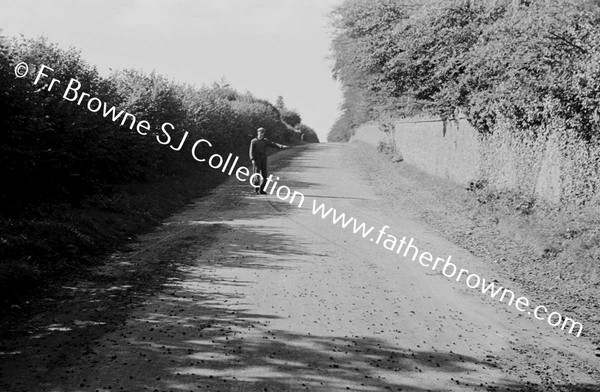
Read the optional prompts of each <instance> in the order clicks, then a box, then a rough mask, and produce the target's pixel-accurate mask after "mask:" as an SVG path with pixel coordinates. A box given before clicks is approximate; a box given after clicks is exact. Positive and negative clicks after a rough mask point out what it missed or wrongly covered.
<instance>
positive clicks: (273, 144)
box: [265, 139, 292, 149]
mask: <svg viewBox="0 0 600 392" xmlns="http://www.w3.org/2000/svg"><path fill="white" fill-rule="evenodd" d="M265 140H266V142H267V144H268V145H269V146H270V147H273V148H279V149H286V148H292V147H290V146H288V145H285V144H279V143H275V142H272V141H270V140H267V139H265Z"/></svg>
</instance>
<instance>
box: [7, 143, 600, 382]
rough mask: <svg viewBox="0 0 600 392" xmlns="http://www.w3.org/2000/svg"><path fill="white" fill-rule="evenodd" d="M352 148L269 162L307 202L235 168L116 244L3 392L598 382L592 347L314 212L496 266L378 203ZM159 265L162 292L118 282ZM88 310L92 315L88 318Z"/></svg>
mask: <svg viewBox="0 0 600 392" xmlns="http://www.w3.org/2000/svg"><path fill="white" fill-rule="evenodd" d="M344 148H353V147H352V146H351V145H349V146H348V145H337V144H334V145H331V144H327V145H314V146H308V147H303V148H302V149H295V150H289V151H284V152H282V153H279V154H277V156H276V157H275V159H274V160H273V161H272V165H273V169H274V170H273V172H274V174H276V175H277V176H279V177H280V179H281V180H280V184H285V185H287V186H288V187H290V188H291V189H292V190H295V191H299V192H302V193H303V194H304V195H305V196H306V201H305V205H304V206H303V207H302V208H298V207H297V206H295V205H290V204H289V203H286V202H285V201H281V200H279V199H277V197H275V196H274V195H267V196H257V195H253V194H252V193H251V188H250V187H249V186H248V185H247V184H246V183H240V182H239V181H237V180H236V179H235V178H232V179H231V180H230V181H228V182H227V183H225V184H224V185H223V186H220V187H219V188H218V189H216V190H215V191H214V192H213V193H212V194H211V195H209V196H208V197H206V198H204V199H201V200H198V201H197V202H196V203H195V204H194V205H193V206H191V207H190V208H189V209H187V210H186V211H184V212H182V213H181V214H178V215H176V216H173V217H171V218H170V219H169V220H168V221H166V222H165V223H164V224H163V227H162V228H161V229H160V230H158V231H157V232H155V233H151V234H149V235H147V236H145V237H144V238H142V239H141V241H140V242H139V244H137V245H136V246H135V247H134V249H133V250H132V251H131V252H129V253H125V254H119V255H113V259H114V260H116V261H118V263H117V262H113V263H112V264H110V265H107V266H105V267H103V268H100V269H99V273H101V274H104V276H106V281H107V282H108V283H107V284H105V285H104V286H102V287H90V286H89V285H87V286H86V285H85V284H80V285H78V286H76V287H72V288H69V290H71V291H73V292H74V293H75V294H73V300H72V301H73V303H76V304H77V306H73V307H72V314H71V315H70V316H69V317H67V316H60V315H59V316H57V318H56V319H55V320H54V322H53V323H52V325H53V326H54V327H53V328H49V327H50V325H49V324H48V323H46V324H45V329H43V332H42V328H41V327H40V328H39V330H38V332H39V333H38V334H37V335H35V336H33V338H30V339H29V340H28V342H26V343H23V344H22V346H21V347H20V348H18V350H17V349H15V351H14V352H13V354H12V355H10V358H9V359H7V358H8V356H7V355H3V358H2V375H3V379H4V381H3V383H2V384H0V386H2V387H3V388H2V389H3V390H11V391H12V390H14V391H17V390H19V391H22V390H27V391H53V392H59V391H60V392H62V391H95V390H101V391H107V390H111V391H118V390H125V391H154V390H156V391H202V390H207V391H301V390H319V391H347V390H354V391H390V390H391V391H509V390H512V391H516V390H540V391H542V390H572V391H576V390H578V391H592V390H598V389H597V387H595V385H598V382H599V379H598V375H597V373H596V374H594V373H593V372H590V373H588V372H586V371H584V370H582V369H583V368H584V367H583V365H586V364H587V365H588V366H593V364H594V362H593V361H594V360H595V359H594V358H593V357H591V356H589V355H588V354H586V352H587V351H586V350H588V347H587V346H586V344H587V343H586V342H585V340H577V339H576V338H574V337H572V336H564V335H560V334H559V333H557V332H556V330H553V329H551V328H550V327H549V326H547V325H545V324H542V323H540V322H535V321H533V320H531V319H528V318H525V317H521V316H519V315H518V312H516V311H515V310H511V309H510V308H508V307H506V306H505V305H502V304H497V303H495V302H494V301H492V300H490V299H489V298H485V297H484V296H482V295H481V294H477V293H476V292H473V291H472V290H468V289H467V288H466V287H465V286H464V284H458V283H456V282H452V281H450V280H449V279H447V278H445V277H444V276H442V275H441V274H439V273H437V272H433V271H430V270H426V269H424V268H423V267H421V266H419V265H418V264H417V263H413V262H410V261H407V260H405V259H403V258H402V257H400V256H398V255H396V254H394V253H392V252H389V251H387V250H385V249H384V248H383V247H381V246H377V245H375V244H373V243H370V241H368V240H365V239H361V238H360V237H359V236H357V235H356V234H352V232H351V231H349V230H343V229H341V228H340V227H339V226H336V225H333V224H332V223H331V221H328V220H323V219H320V218H319V217H316V216H314V215H313V214H312V212H311V208H310V206H311V203H312V199H315V200H317V201H318V202H325V203H326V204H327V205H328V206H331V207H335V208H336V209H337V210H338V211H340V212H347V213H348V214H350V215H352V216H354V217H355V218H356V219H358V220H359V221H365V222H369V224H371V225H373V226H377V225H380V226H383V225H389V226H390V227H391V228H393V231H394V232H397V233H402V235H409V236H410V237H414V238H415V239H416V240H417V241H418V244H419V246H420V247H422V249H424V250H427V251H429V252H431V253H433V254H439V255H452V256H453V258H454V260H456V262H457V263H460V265H461V267H464V268H468V269H469V270H471V269H472V270H474V271H478V272H479V273H480V274H481V275H482V276H487V275H486V274H487V273H489V274H492V271H491V270H489V269H487V268H486V267H485V266H484V265H483V264H482V263H481V262H480V261H478V260H477V259H476V258H475V257H473V256H472V255H470V254H469V253H468V252H467V251H465V250H464V249H461V248H459V247H458V246H456V245H454V244H452V243H450V242H449V241H447V240H445V239H443V238H441V237H440V236H439V235H438V234H436V233H435V232H434V231H433V230H431V229H430V228H428V227H426V226H423V225H421V224H419V222H417V221H416V220H414V219H412V218H411V217H410V214H408V213H406V214H403V213H402V212H401V211H400V212H398V211H395V210H394V209H393V208H392V207H391V206H389V205H387V204H386V202H384V201H383V200H381V199H380V198H379V197H378V196H377V195H376V194H374V192H373V190H372V189H371V188H370V187H369V186H367V185H366V183H365V181H364V180H363V179H362V178H361V177H360V175H359V174H358V171H357V170H355V168H353V166H352V164H351V162H348V161H347V158H345V155H343V154H342V153H341V151H342V149H344ZM299 150H300V151H299ZM154 262H159V263H162V264H169V263H170V264H172V265H173V268H175V270H170V271H168V270H159V271H158V272H157V271H156V270H152V269H150V270H149V271H148V272H147V274H146V275H144V277H145V278H146V279H148V280H149V281H152V280H157V281H158V284H157V285H155V286H153V288H154V290H155V291H154V292H151V293H146V294H144V295H139V296H137V295H136V296H134V295H133V294H135V293H133V292H132V290H130V289H129V288H128V287H125V286H127V285H120V286H119V285H114V282H113V281H112V280H111V277H112V278H114V279H117V280H118V278H117V277H118V276H120V275H121V274H123V273H124V271H127V270H128V269H132V268H133V269H135V268H142V269H143V268H144V266H146V267H147V266H151V265H153V263H154ZM137 276H138V278H139V275H137ZM142 280H143V279H142ZM100 292H103V293H104V294H100ZM107 293H108V295H110V296H113V297H110V298H116V299H117V300H113V302H110V303H112V304H119V303H120V301H129V302H130V305H128V307H126V308H125V309H124V310H123V312H122V313H121V314H120V316H119V317H112V318H109V317H108V316H106V315H107V314H109V313H110V311H111V309H110V308H108V309H107V308H106V306H107V304H106V303H105V302H103V301H100V300H94V299H93V298H94V296H95V295H96V294H97V295H98V296H101V295H105V297H102V298H109V297H106V295H107ZM77 298H79V299H80V301H79V302H77ZM83 308H85V309H87V310H88V312H87V313H85V314H86V315H87V316H88V317H89V318H90V320H86V319H78V318H77V317H79V316H80V315H81V314H82V313H81V312H83V310H82V309H83ZM89 309H93V312H90V311H89ZM46 321H47V320H39V324H40V326H41V325H43V324H44V322H46ZM107 326H110V327H107ZM94 331H96V332H94ZM36 339H37V341H36ZM50 347H52V348H53V349H54V350H55V351H56V350H58V352H59V354H58V355H57V354H56V353H54V354H52V353H48V350H49V348H50ZM524 347H527V349H526V350H525V349H524ZM18 351H20V352H18ZM588 351H589V350H588ZM49 359H51V361H50V360H49ZM576 364H580V365H581V366H578V365H576Z"/></svg>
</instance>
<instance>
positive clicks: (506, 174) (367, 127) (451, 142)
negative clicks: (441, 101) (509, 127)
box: [351, 118, 597, 204]
mask: <svg viewBox="0 0 600 392" xmlns="http://www.w3.org/2000/svg"><path fill="white" fill-rule="evenodd" d="M386 125H387V126H386ZM384 129H387V132H385V131H383V130H384ZM511 135H512V133H511V132H495V133H494V134H493V135H492V136H488V137H482V136H480V135H479V134H478V132H477V130H476V129H475V128H473V127H472V126H471V125H470V124H469V123H468V121H467V120H465V119H459V120H453V121H446V122H444V121H441V120H439V119H435V118H414V119H402V120H389V121H387V122H386V123H385V124H384V123H379V122H369V123H366V124H364V125H362V126H361V127H359V128H358V129H357V130H356V133H355V135H354V136H353V137H352V139H351V141H353V140H360V141H363V142H366V143H369V144H372V145H374V146H377V145H378V144H379V143H387V144H392V145H394V147H395V149H396V151H397V152H398V153H399V154H400V155H401V156H402V158H403V159H404V160H405V161H406V162H407V163H409V164H411V165H414V166H415V167H417V168H419V169H420V170H423V171H425V172H427V173H429V174H432V175H434V176H438V177H442V178H446V179H449V180H451V181H453V182H455V183H457V184H459V185H461V186H467V185H468V184H469V182H471V181H477V180H485V181H487V183H488V185H489V186H491V187H493V188H496V189H499V190H512V191H516V192H519V193H521V194H523V195H526V196H531V197H535V198H541V199H543V200H545V201H547V202H550V203H553V204H558V203H565V202H566V203H569V204H570V203H571V202H572V201H573V200H574V198H573V197H571V195H572V194H573V193H574V192H575V193H576V192H578V190H577V189H576V188H578V186H577V185H574V183H575V184H577V183H582V182H583V181H584V178H583V173H582V175H580V176H581V177H582V178H581V179H577V178H573V176H574V175H575V173H574V169H575V168H578V167H580V166H581V163H579V164H574V163H573V162H572V160H571V159H569V158H568V157H567V156H566V155H565V149H564V146H563V144H564V143H561V137H560V136H558V133H551V134H550V136H549V137H545V138H540V139H538V140H536V141H530V142H523V141H522V140H515V139H514V137H512V136H511ZM578 148H581V146H578ZM588 175H589V173H588ZM588 188H593V186H588ZM594 189H595V188H594ZM565 191H568V192H567V193H568V195H566V194H565ZM590 192H591V189H586V190H584V193H586V195H585V196H580V199H581V200H583V199H586V200H588V199H594V198H595V199H597V196H595V195H594V194H590ZM579 193H581V192H579ZM566 196H569V197H568V198H569V200H565V197H566ZM575 201H580V200H575ZM579 204H580V203H579Z"/></svg>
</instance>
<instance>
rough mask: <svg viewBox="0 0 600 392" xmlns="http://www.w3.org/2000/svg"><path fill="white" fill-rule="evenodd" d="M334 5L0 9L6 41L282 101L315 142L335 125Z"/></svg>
mask: <svg viewBox="0 0 600 392" xmlns="http://www.w3.org/2000/svg"><path fill="white" fill-rule="evenodd" d="M339 2H340V0H101V1H100V0H53V1H49V0H48V1H45V0H36V1H34V0H19V1H15V0H0V28H2V29H3V34H4V35H8V36H15V35H18V34H21V33H22V34H23V35H25V36H26V37H36V36H39V35H44V36H46V37H48V38H49V40H50V41H51V42H56V43H58V44H59V45H60V46H61V47H63V48H67V47H69V46H75V47H76V48H78V49H80V50H81V51H82V54H83V57H84V58H85V59H86V60H87V61H88V62H89V63H91V64H94V65H96V66H97V67H98V69H99V71H100V72H101V73H102V74H107V73H108V70H109V68H112V69H119V68H138V69H143V70H145V71H148V72H149V71H152V70H156V71H157V72H158V73H160V74H164V75H167V76H169V77H170V78H172V79H175V80H178V81H182V82H188V83H194V84H196V85H198V86H201V85H202V84H208V85H210V84H212V82H214V81H219V80H221V78H223V77H224V78H225V79H226V80H227V81H228V82H229V83H230V84H231V85H232V86H233V87H235V88H236V89H237V90H238V91H240V92H245V91H250V92H251V93H252V94H254V95H255V96H257V97H260V98H265V99H268V100H269V101H271V102H273V103H274V102H275V99H276V97H277V96H278V95H282V96H283V97H284V100H285V103H286V106H288V107H290V108H292V109H296V110H298V111H299V113H300V115H301V116H302V120H303V122H304V123H305V124H307V125H309V126H311V127H313V128H314V129H315V130H316V131H317V134H318V135H319V138H320V139H321V141H325V138H326V134H327V132H328V131H329V128H330V127H331V125H332V123H333V122H334V120H335V119H336V118H337V116H338V108H339V104H340V99H341V93H340V90H339V86H338V84H337V82H335V81H334V80H333V79H332V78H331V71H330V68H331V64H330V62H329V61H328V60H327V59H326V57H327V55H328V50H329V41H330V37H329V28H328V19H327V14H328V12H329V10H330V9H331V7H332V6H333V5H334V4H337V3H339Z"/></svg>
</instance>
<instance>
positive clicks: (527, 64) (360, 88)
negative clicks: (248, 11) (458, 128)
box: [328, 0, 600, 140]
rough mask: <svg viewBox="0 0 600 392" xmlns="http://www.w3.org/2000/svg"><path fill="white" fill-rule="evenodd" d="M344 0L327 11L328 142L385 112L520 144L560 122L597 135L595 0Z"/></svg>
mask: <svg viewBox="0 0 600 392" xmlns="http://www.w3.org/2000/svg"><path fill="white" fill-rule="evenodd" d="M431 3H432V2H425V1H422V2H420V4H418V3H409V2H407V1H402V0H374V1H366V0H346V1H344V2H343V3H342V4H341V5H340V6H339V7H337V8H336V9H335V10H334V11H333V13H332V26H333V27H334V37H333V40H332V57H333V60H334V66H333V74H334V77H336V78H337V79H338V80H340V82H341V83H342V86H343V89H344V103H343V105H342V115H341V116H340V118H339V119H338V121H337V122H336V123H335V124H334V126H333V127H332V129H331V131H330V133H329V136H328V139H329V140H347V139H348V138H349V136H351V134H352V132H353V128H355V127H356V126H357V125H360V124H361V123H363V122H365V121H367V120H370V119H375V118H377V117H379V116H381V114H382V113H386V112H393V113H395V114H396V115H407V114H414V113H422V112H425V113H427V114H435V115H439V116H441V117H442V118H451V117H452V116H453V114H454V113H455V112H456V109H457V108H459V109H460V110H461V111H462V112H464V113H466V115H467V117H468V119H469V120H470V121H471V122H472V123H473V124H474V125H475V126H476V127H477V128H478V129H479V130H480V131H481V132H483V133H490V132H494V130H495V129H497V128H498V127H497V125H498V124H499V123H501V122H508V123H509V125H510V126H509V127H501V129H503V130H505V129H511V130H512V131H514V132H518V133H520V134H522V135H523V137H537V135H541V134H544V133H545V132H546V131H545V129H547V128H548V127H550V126H551V125H552V124H554V123H560V124H564V126H565V127H566V128H567V129H568V130H571V131H573V135H574V137H579V138H583V139H585V140H591V139H592V137H593V136H594V135H597V134H598V131H599V125H600V115H599V112H598V110H599V109H598V107H599V105H598V103H600V102H599V99H600V88H599V87H600V86H599V85H598V83H599V82H598V80H599V78H598V77H599V76H600V75H599V72H600V68H599V67H600V66H599V65H598V64H599V62H598V60H599V59H600V44H598V42H600V28H599V26H600V23H599V22H600V7H599V6H598V4H597V2H596V1H591V0H590V1H577V2H576V1H571V0H561V1H557V2H546V1H542V0H537V1H535V0H534V1H529V2H526V3H524V4H521V6H519V7H517V6H515V4H516V3H515V2H512V1H494V2H489V3H486V2H472V1H443V2H441V3H440V2H435V3H436V5H437V6H432V4H431Z"/></svg>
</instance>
